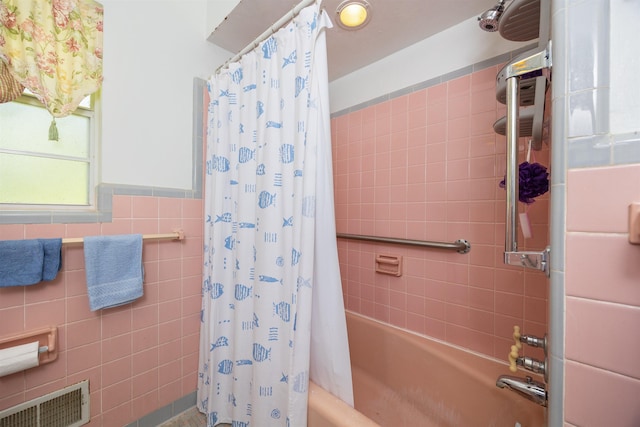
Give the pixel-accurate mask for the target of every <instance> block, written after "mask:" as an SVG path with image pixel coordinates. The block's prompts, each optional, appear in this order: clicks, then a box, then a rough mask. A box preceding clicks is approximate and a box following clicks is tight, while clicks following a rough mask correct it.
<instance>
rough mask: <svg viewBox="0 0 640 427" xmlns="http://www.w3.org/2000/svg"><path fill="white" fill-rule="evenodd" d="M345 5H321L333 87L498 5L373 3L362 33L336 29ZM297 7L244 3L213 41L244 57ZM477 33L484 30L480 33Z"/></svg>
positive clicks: (329, 0) (335, 0)
mask: <svg viewBox="0 0 640 427" xmlns="http://www.w3.org/2000/svg"><path fill="white" fill-rule="evenodd" d="M343 1H344V0H323V2H322V7H323V8H324V9H325V10H326V11H327V13H328V14H329V17H330V18H331V20H332V21H333V22H334V26H333V28H331V29H330V30H329V31H328V32H327V51H328V56H329V57H328V59H329V81H333V80H335V79H337V78H339V77H342V76H344V75H346V74H349V73H351V72H353V71H355V70H357V69H359V68H362V67H364V66H366V65H368V64H371V63H373V62H375V61H377V60H379V59H382V58H384V57H386V56H388V55H390V54H392V53H393V52H396V51H398V50H400V49H403V48H405V47H407V46H410V45H412V44H414V43H417V42H419V41H420V40H423V39H426V38H428V37H430V36H432V35H434V34H436V33H439V32H440V31H443V30H445V29H447V28H449V27H451V26H453V25H455V24H458V23H460V22H462V21H464V20H467V19H469V18H470V17H472V16H479V15H480V14H481V13H482V12H484V11H485V10H487V9H489V8H491V7H493V6H494V5H495V4H496V3H497V0H368V1H369V4H370V5H371V10H372V15H371V21H370V22H369V23H368V24H367V25H366V26H365V27H364V28H362V29H360V30H358V31H349V30H344V29H342V28H340V27H339V26H338V25H337V24H335V19H336V16H335V15H336V13H335V11H336V8H337V7H338V5H339V4H340V3H342V2H343ZM297 3H298V2H297V1H296V0H241V1H240V3H239V4H238V5H237V6H236V7H235V9H233V10H232V11H231V13H230V14H229V15H228V16H227V18H226V19H225V20H224V21H223V22H222V23H221V24H220V25H219V26H218V27H217V28H216V29H215V31H214V32H213V33H212V34H211V36H210V37H209V41H211V42H213V43H215V44H217V45H218V46H220V47H222V48H224V49H226V50H229V51H231V52H239V51H241V50H242V49H243V48H244V47H245V46H247V45H248V44H249V43H251V42H252V41H253V40H254V39H255V38H256V37H257V36H259V35H260V34H262V33H263V32H264V31H266V30H267V29H268V28H269V27H270V26H271V25H273V24H274V23H275V22H276V21H278V19H280V18H281V17H282V16H284V15H285V14H286V13H287V12H289V11H290V10H291V9H292V8H293V7H294V6H295V5H296V4H297ZM478 31H479V32H481V31H482V30H481V29H480V28H479V27H478ZM451 49H455V46H451Z"/></svg>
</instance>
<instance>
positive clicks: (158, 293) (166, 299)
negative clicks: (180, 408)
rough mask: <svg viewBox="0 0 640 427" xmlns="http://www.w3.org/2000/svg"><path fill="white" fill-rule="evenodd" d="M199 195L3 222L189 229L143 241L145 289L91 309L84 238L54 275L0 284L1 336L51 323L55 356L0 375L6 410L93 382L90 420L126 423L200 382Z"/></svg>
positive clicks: (118, 200) (1, 234)
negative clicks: (98, 216) (84, 216)
mask: <svg viewBox="0 0 640 427" xmlns="http://www.w3.org/2000/svg"><path fill="white" fill-rule="evenodd" d="M202 223H203V213H202V200H193V199H174V198H159V197H137V196H136V197H133V196H114V198H113V221H112V222H111V223H101V224H38V225H35V224H34V225H0V238H2V239H23V238H24V239H29V238H39V237H83V236H87V235H101V234H102V235H110V234H126V233H143V234H145V233H151V234H155V233H168V232H171V231H172V230H174V229H182V230H184V233H185V236H186V239H185V240H183V241H145V242H144V247H143V261H144V269H145V283H144V296H143V297H142V298H140V299H138V300H136V301H135V302H133V303H131V304H128V305H125V306H122V307H117V308H111V309H105V310H100V311H97V312H91V311H90V310H89V301H88V298H87V289H86V280H85V271H84V255H83V248H82V245H65V246H64V247H63V254H62V256H63V269H62V271H61V272H60V273H59V274H58V276H57V278H56V279H55V280H54V281H52V282H43V283H40V284H37V285H33V286H30V287H15V288H0V319H1V320H0V336H5V335H10V334H14V333H17V332H21V331H27V330H30V329H34V328H38V327H41V326H46V325H56V326H58V331H59V342H58V344H59V349H60V353H59V356H58V359H57V360H56V361H54V362H53V363H50V364H47V365H43V366H41V367H38V368H33V369H30V370H28V371H24V372H19V373H15V374H13V375H9V376H5V377H0V409H5V408H8V407H11V406H13V405H16V404H18V403H21V402H24V401H26V400H29V399H32V398H34V397H38V396H40V395H43V394H46V393H49V392H51V391H54V390H57V389H60V388H63V387H65V386H67V385H70V384H73V383H76V382H78V381H81V380H84V379H89V380H90V393H91V423H90V425H91V426H105V427H107V426H108V427H110V426H117V425H126V424H128V423H130V422H132V421H134V420H137V419H139V418H141V417H142V416H144V415H146V414H148V413H150V412H152V411H154V410H156V409H158V408H160V407H162V406H164V405H167V404H169V403H171V402H173V401H175V400H176V399H178V398H180V397H182V396H185V395H187V394H189V393H192V392H193V391H195V389H196V377H197V363H198V333H199V319H200V303H201V297H200V293H201V292H200V288H201V283H200V282H201V275H202V272H201V265H202V244H203V242H202V241H203V236H202Z"/></svg>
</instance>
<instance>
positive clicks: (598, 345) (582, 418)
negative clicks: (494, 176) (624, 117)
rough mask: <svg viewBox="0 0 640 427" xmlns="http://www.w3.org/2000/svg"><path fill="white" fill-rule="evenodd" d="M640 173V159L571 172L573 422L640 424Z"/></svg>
mask: <svg viewBox="0 0 640 427" xmlns="http://www.w3.org/2000/svg"><path fill="white" fill-rule="evenodd" d="M638 177H640V165H629V166H616V167H603V168H594V169H578V170H570V171H569V172H568V177H567V189H568V190H567V230H568V232H567V236H566V271H565V286H566V330H565V347H566V348H565V357H566V364H565V420H566V421H567V423H569V424H570V425H576V426H578V425H615V426H637V425H638V424H639V423H640V406H639V405H638V395H640V369H639V367H638V360H640V339H639V335H638V332H637V329H638V325H640V246H638V245H630V244H629V243H628V226H627V218H628V213H627V209H628V205H629V204H630V203H632V202H638V201H640V180H639V179H638ZM594 391H596V392H594ZM603 408H606V410H603Z"/></svg>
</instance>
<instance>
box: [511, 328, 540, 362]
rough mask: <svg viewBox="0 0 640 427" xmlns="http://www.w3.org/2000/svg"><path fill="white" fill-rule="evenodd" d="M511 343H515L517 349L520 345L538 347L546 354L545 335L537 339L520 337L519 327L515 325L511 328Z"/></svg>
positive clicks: (529, 336)
mask: <svg viewBox="0 0 640 427" xmlns="http://www.w3.org/2000/svg"><path fill="white" fill-rule="evenodd" d="M513 341H515V344H516V347H518V349H520V348H522V343H525V344H527V345H528V346H530V347H539V348H542V349H543V350H544V354H545V355H546V354H547V335H546V334H545V336H544V337H542V338H539V337H536V336H533V335H522V334H521V333H520V326H518V325H515V326H514V327H513Z"/></svg>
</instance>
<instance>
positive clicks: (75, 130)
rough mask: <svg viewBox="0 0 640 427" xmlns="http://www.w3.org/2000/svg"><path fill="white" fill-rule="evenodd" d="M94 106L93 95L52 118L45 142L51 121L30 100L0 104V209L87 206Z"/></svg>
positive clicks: (91, 173) (92, 165)
mask: <svg viewBox="0 0 640 427" xmlns="http://www.w3.org/2000/svg"><path fill="white" fill-rule="evenodd" d="M95 105H96V100H95V94H94V95H92V96H90V97H87V98H85V99H84V100H83V102H82V103H81V104H80V107H78V108H77V109H76V111H75V112H74V113H73V114H72V115H69V116H67V117H64V118H60V119H56V124H57V127H58V134H59V141H49V140H48V136H49V125H50V124H51V120H52V117H51V115H50V114H49V112H48V111H47V110H46V109H45V108H44V106H43V105H42V104H41V103H40V102H39V101H38V100H37V99H36V98H35V97H33V96H32V95H30V94H28V93H27V91H25V94H23V95H22V96H21V97H20V98H19V99H17V100H16V101H14V102H7V103H4V104H0V208H11V207H23V208H24V207H25V206H26V205H28V206H29V208H30V209H31V208H34V207H45V208H48V209H51V208H52V207H58V206H59V207H64V206H68V207H91V206H92V205H93V186H94V170H95V161H94V153H95V149H94V147H95V145H96V143H95V140H96V138H95V135H96V131H95V129H96V113H95Z"/></svg>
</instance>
